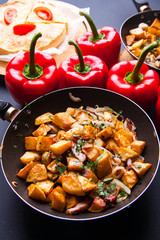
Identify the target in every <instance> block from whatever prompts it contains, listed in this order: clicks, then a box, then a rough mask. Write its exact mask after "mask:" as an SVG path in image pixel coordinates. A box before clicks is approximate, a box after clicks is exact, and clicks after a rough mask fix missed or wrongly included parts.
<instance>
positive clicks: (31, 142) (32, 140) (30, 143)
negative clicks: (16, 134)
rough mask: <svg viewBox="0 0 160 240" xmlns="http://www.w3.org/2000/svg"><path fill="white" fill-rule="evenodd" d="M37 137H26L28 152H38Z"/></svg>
mask: <svg viewBox="0 0 160 240" xmlns="http://www.w3.org/2000/svg"><path fill="white" fill-rule="evenodd" d="M36 145H37V137H25V149H26V150H33V151H35V150H36Z"/></svg>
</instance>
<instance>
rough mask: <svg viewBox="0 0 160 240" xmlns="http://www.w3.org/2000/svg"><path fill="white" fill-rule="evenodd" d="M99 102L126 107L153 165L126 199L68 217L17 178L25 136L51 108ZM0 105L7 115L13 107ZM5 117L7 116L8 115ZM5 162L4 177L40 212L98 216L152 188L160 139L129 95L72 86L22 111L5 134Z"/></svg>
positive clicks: (125, 112)
mask: <svg viewBox="0 0 160 240" xmlns="http://www.w3.org/2000/svg"><path fill="white" fill-rule="evenodd" d="M69 92H71V93H72V94H73V96H76V97H77V96H78V97H80V98H81V102H73V101H72V100H71V99H70V97H69ZM97 104H98V105H99V106H109V107H111V108H112V109H114V110H115V111H117V112H119V111H120V110H123V115H124V117H125V118H126V117H128V118H130V119H132V120H133V122H134V123H135V125H136V126H137V135H138V137H139V139H141V140H144V141H146V148H145V151H144V156H145V157H146V159H145V161H146V162H150V163H152V167H151V169H150V170H149V171H148V172H147V174H146V176H145V177H144V179H143V180H142V183H141V184H140V185H138V184H137V185H136V186H135V187H134V189H133V191H132V194H131V195H130V196H129V197H128V198H127V199H126V200H125V201H123V202H120V203H118V204H117V205H116V207H114V208H112V209H108V210H106V211H103V212H101V213H89V212H85V213H81V214H80V215H75V216H67V215H66V214H65V213H60V212H57V211H54V210H51V208H50V206H49V205H48V204H44V203H40V202H37V201H34V200H32V199H31V198H29V197H28V194H27V185H26V183H25V181H24V180H21V179H20V178H18V177H16V173H17V172H18V171H19V170H20V168H21V167H22V164H21V162H20V160H19V158H20V156H22V155H23V153H24V152H25V149H24V137H25V136H29V135H31V133H32V132H33V130H34V129H35V128H34V120H35V118H36V117H37V116H39V115H41V114H43V113H45V112H47V111H49V112H52V113H53V114H54V113H56V112H60V111H65V110H66V108H67V107H68V106H71V107H80V106H84V107H86V106H92V107H95V105H97ZM0 106H1V107H2V108H3V114H2V115H1V117H3V116H4V114H5V111H6V109H8V110H10V106H8V105H7V104H4V103H2V102H1V104H0ZM12 110H13V109H12ZM5 116H7V114H6V115H5ZM1 165H2V169H3V173H4V176H5V178H6V180H7V182H8V184H9V185H10V187H11V188H12V190H13V191H14V192H15V193H16V194H17V195H18V196H19V197H20V198H21V199H22V200H23V201H24V202H25V203H26V204H28V205H29V206H31V207H32V208H34V209H36V210H38V211H39V212H41V213H44V214H46V215H48V216H51V217H55V218H60V219H67V220H89V219H96V218H101V217H105V216H109V215H111V214H114V213H116V212H118V211H120V210H122V209H123V208H125V207H127V206H128V205H130V204H131V203H133V202H134V201H135V200H137V199H138V198H139V197H140V196H141V195H142V194H143V193H144V191H145V190H146V189H147V188H148V187H149V185H150V184H151V182H152V180H153V179H154V177H155V174H156V172H157V169H158V165H159V140H158V136H157V132H156V130H155V127H154V125H153V123H152V121H151V119H150V118H149V117H148V115H147V114H146V113H145V112H144V111H143V110H142V109H141V108H140V107H139V106H138V105H136V104H135V103H134V102H132V101H131V100H129V99H128V98H126V97H123V96H121V95H119V94H117V93H114V92H111V91H108V90H105V89H98V88H91V87H83V88H68V89H64V90H58V91H55V92H52V93H49V94H47V95H45V96H43V97H40V98H38V99H37V100H35V101H33V102H32V103H31V104H29V105H28V106H27V107H24V108H23V109H22V110H21V111H19V113H18V114H17V116H16V117H15V118H14V120H13V121H12V122H11V124H10V125H9V127H8V129H7V131H6V133H5V136H4V139H3V149H2V161H1ZM13 181H15V182H17V188H16V187H15V186H14V185H13Z"/></svg>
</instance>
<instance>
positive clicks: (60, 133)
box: [55, 130, 66, 140]
mask: <svg viewBox="0 0 160 240" xmlns="http://www.w3.org/2000/svg"><path fill="white" fill-rule="evenodd" d="M65 135H66V132H65V131H63V130H59V131H58V133H57V134H56V136H55V140H64V139H65Z"/></svg>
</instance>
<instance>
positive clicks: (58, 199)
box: [51, 186, 66, 212]
mask: <svg viewBox="0 0 160 240" xmlns="http://www.w3.org/2000/svg"><path fill="white" fill-rule="evenodd" d="M65 206H66V193H65V192H64V190H63V189H62V187H60V186H58V187H56V188H55V189H54V191H53V194H52V201H51V209H55V210H57V211H60V212H63V211H64V209H65Z"/></svg>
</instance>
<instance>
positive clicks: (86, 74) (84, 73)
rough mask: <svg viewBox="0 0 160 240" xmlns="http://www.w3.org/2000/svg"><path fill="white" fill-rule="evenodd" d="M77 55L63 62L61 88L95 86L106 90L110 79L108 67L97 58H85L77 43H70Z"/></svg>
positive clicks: (87, 56) (88, 56)
mask: <svg viewBox="0 0 160 240" xmlns="http://www.w3.org/2000/svg"><path fill="white" fill-rule="evenodd" d="M68 44H69V45H73V46H74V47H75V49H76V52H77V55H75V56H72V57H70V58H69V59H67V60H65V61H63V62H62V63H61V64H60V67H59V69H58V70H59V88H66V87H75V86H93V87H99V88H104V87H105V85H106V81H107V79H108V67H107V65H106V64H105V62H104V61H103V60H101V59H100V58H98V57H96V56H92V55H86V56H83V55H82V52H81V49H80V47H79V46H78V44H77V43H76V42H75V41H69V42H68Z"/></svg>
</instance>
